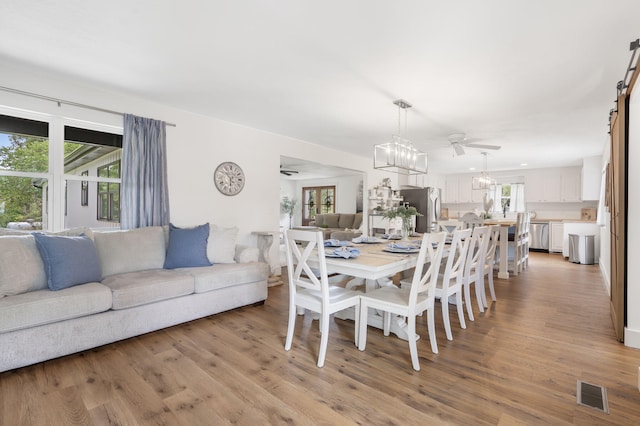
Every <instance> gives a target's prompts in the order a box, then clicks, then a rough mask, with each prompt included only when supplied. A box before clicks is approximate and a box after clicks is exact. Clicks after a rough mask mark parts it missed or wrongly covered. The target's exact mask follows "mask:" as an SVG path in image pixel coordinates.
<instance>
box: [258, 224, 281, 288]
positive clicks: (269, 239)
mask: <svg viewBox="0 0 640 426" xmlns="http://www.w3.org/2000/svg"><path fill="white" fill-rule="evenodd" d="M252 234H254V235H256V236H257V237H258V250H259V251H260V257H259V260H260V261H261V262H266V263H267V264H268V265H269V271H270V274H269V279H268V281H267V285H268V287H274V286H277V285H280V284H283V281H282V277H281V276H280V275H275V271H274V269H275V268H274V267H273V265H272V264H271V260H270V256H269V251H270V250H271V245H272V244H273V234H274V233H273V232H262V231H254V232H252Z"/></svg>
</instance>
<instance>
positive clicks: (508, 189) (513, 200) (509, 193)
mask: <svg viewBox="0 0 640 426" xmlns="http://www.w3.org/2000/svg"><path fill="white" fill-rule="evenodd" d="M492 188H493V189H492V191H491V193H490V194H489V195H490V197H491V198H493V200H494V203H493V205H494V207H493V211H494V212H496V213H502V214H505V215H506V213H507V212H512V213H514V212H515V213H517V212H524V211H525V206H524V184H523V183H507V184H498V185H496V186H495V188H494V187H492Z"/></svg>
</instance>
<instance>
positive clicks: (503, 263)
mask: <svg viewBox="0 0 640 426" xmlns="http://www.w3.org/2000/svg"><path fill="white" fill-rule="evenodd" d="M484 225H500V265H499V270H498V278H503V279H508V278H509V228H511V227H512V226H516V221H515V220H511V219H505V220H502V219H500V220H491V219H489V220H485V221H484ZM513 274H514V275H518V272H517V268H515V269H514V272H513Z"/></svg>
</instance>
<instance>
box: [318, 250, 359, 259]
mask: <svg viewBox="0 0 640 426" xmlns="http://www.w3.org/2000/svg"><path fill="white" fill-rule="evenodd" d="M324 255H325V257H334V258H336V259H353V258H356V257H358V256H360V250H358V249H357V248H354V247H339V248H337V249H335V250H326V251H325V252H324Z"/></svg>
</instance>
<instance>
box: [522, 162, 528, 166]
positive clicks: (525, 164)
mask: <svg viewBox="0 0 640 426" xmlns="http://www.w3.org/2000/svg"><path fill="white" fill-rule="evenodd" d="M520 165H521V166H528V164H527V163H520Z"/></svg>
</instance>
